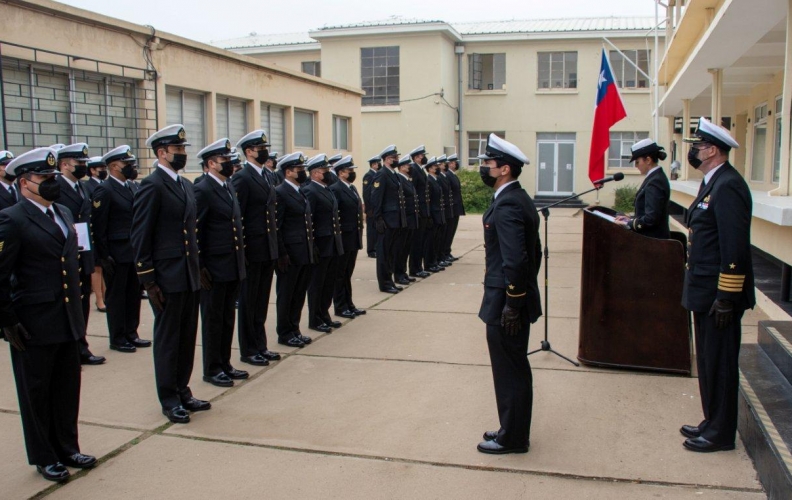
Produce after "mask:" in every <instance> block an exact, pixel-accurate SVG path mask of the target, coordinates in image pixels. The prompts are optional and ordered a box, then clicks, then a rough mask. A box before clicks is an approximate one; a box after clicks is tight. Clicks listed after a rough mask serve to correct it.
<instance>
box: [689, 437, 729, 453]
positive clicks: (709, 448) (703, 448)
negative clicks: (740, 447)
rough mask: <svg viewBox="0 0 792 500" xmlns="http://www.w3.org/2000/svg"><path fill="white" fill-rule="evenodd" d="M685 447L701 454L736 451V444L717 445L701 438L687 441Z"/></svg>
mask: <svg viewBox="0 0 792 500" xmlns="http://www.w3.org/2000/svg"><path fill="white" fill-rule="evenodd" d="M683 446H684V447H685V448H687V449H688V450H690V451H697V452H699V453H710V452H713V451H728V450H733V449H734V443H731V444H715V443H713V442H712V441H709V440H708V439H704V438H703V437H701V436H699V437H697V438H693V439H685V442H684V443H683Z"/></svg>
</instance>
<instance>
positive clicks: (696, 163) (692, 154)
mask: <svg viewBox="0 0 792 500" xmlns="http://www.w3.org/2000/svg"><path fill="white" fill-rule="evenodd" d="M687 159H688V163H690V166H691V167H693V168H695V169H698V168H699V167H700V166H701V164H702V163H704V162H703V161H701V160H699V157H698V150H697V149H696V148H690V151H688V157H687Z"/></svg>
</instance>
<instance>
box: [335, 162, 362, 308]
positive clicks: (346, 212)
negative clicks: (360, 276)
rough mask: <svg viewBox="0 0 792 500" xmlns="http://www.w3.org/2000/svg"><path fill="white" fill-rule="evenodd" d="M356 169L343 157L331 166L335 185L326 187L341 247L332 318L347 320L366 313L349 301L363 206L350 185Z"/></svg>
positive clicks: (360, 244)
mask: <svg viewBox="0 0 792 500" xmlns="http://www.w3.org/2000/svg"><path fill="white" fill-rule="evenodd" d="M356 168H357V167H356V166H355V164H354V163H353V161H352V156H351V155H350V156H345V157H343V158H342V159H341V160H339V161H338V162H337V163H336V164H335V165H333V169H334V170H335V171H336V175H337V176H338V180H339V182H336V183H335V184H333V185H332V186H330V191H332V193H333V194H334V195H335V197H336V200H338V214H339V217H340V218H341V242H342V243H343V245H344V253H343V255H341V257H340V258H339V263H338V271H337V272H336V286H335V289H334V291H333V303H334V304H335V315H336V316H341V317H342V318H350V319H351V318H355V317H357V316H361V315H363V314H366V311H364V310H363V309H358V308H357V306H356V305H355V303H354V301H353V300H352V274H353V273H354V272H355V263H356V262H357V255H358V251H359V250H360V249H362V248H363V204H362V202H361V201H360V195H359V194H358V191H357V188H355V185H354V182H355V178H356V172H355V169H356Z"/></svg>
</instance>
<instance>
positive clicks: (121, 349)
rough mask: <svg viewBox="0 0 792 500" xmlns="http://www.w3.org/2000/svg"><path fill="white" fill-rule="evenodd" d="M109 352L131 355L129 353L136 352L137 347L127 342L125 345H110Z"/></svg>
mask: <svg viewBox="0 0 792 500" xmlns="http://www.w3.org/2000/svg"><path fill="white" fill-rule="evenodd" d="M110 350H113V351H118V352H126V353H131V352H137V347H135V346H133V345H132V344H130V343H129V342H127V343H125V344H120V345H115V344H110Z"/></svg>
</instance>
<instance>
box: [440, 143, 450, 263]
mask: <svg viewBox="0 0 792 500" xmlns="http://www.w3.org/2000/svg"><path fill="white" fill-rule="evenodd" d="M446 161H447V156H446V155H442V156H440V157H438V158H437V181H438V182H439V183H440V187H442V188H443V219H444V221H445V223H444V224H443V229H442V231H441V232H440V236H439V238H440V241H439V243H438V245H437V260H438V262H439V263H440V265H441V266H443V267H448V266H450V265H451V264H452V262H451V261H450V260H447V259H446V251H445V247H446V241H448V233H449V231H450V227H451V220H452V219H453V218H454V199H453V193H452V191H451V181H449V180H448V177H446Z"/></svg>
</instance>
